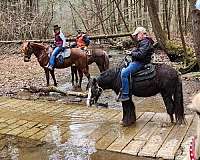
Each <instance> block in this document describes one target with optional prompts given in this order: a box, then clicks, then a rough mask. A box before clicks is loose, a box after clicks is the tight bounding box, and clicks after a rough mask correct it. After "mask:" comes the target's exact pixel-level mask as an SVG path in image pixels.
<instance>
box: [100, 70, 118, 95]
mask: <svg viewBox="0 0 200 160" xmlns="http://www.w3.org/2000/svg"><path fill="white" fill-rule="evenodd" d="M108 72H111V73H110V76H109V78H107V77H108V76H104V75H105V74H106V73H108ZM119 73H120V72H119V71H118V69H117V68H114V69H109V70H106V71H105V72H103V73H102V74H101V75H100V76H99V77H98V78H97V82H98V85H99V86H100V87H101V88H102V89H103V90H106V89H112V90H113V91H114V92H115V93H117V94H118V93H119V91H120V86H121V83H120V82H121V80H120V76H119ZM108 74H109V73H108Z"/></svg>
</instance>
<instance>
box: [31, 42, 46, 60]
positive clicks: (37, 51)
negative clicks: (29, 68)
mask: <svg viewBox="0 0 200 160" xmlns="http://www.w3.org/2000/svg"><path fill="white" fill-rule="evenodd" d="M31 47H32V48H33V53H34V55H35V56H36V57H37V58H39V57H40V56H41V55H43V54H45V47H44V46H43V45H41V44H37V43H31Z"/></svg>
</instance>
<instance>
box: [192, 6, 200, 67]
mask: <svg viewBox="0 0 200 160" xmlns="http://www.w3.org/2000/svg"><path fill="white" fill-rule="evenodd" d="M192 26H193V28H192V29H193V32H192V33H193V43H194V49H195V54H196V58H197V61H198V65H199V67H200V27H199V26H200V10H197V9H194V10H193V11H192Z"/></svg>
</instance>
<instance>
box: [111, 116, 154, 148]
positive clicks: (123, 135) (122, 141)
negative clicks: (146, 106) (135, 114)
mask: <svg viewBox="0 0 200 160" xmlns="http://www.w3.org/2000/svg"><path fill="white" fill-rule="evenodd" d="M154 114H155V113H153V112H145V113H144V114H143V115H142V116H141V117H140V118H139V119H138V120H137V121H136V124H135V125H132V126H130V127H126V128H125V129H122V130H121V132H120V134H119V136H118V138H117V139H116V140H115V141H114V142H113V143H112V144H111V145H110V146H109V147H108V148H107V150H110V151H117V152H121V151H122V150H123V149H124V147H125V146H127V144H128V143H129V142H130V141H131V140H132V139H133V138H134V137H135V135H137V133H138V132H139V131H140V130H141V129H142V128H143V127H144V126H145V125H146V124H147V123H148V121H149V120H151V118H152V117H153V116H154Z"/></svg>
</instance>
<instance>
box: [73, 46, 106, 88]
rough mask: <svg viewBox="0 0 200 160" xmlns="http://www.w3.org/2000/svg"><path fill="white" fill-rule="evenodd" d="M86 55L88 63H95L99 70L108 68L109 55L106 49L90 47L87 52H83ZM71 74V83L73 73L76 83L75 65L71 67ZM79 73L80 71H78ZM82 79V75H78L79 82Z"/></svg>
mask: <svg viewBox="0 0 200 160" xmlns="http://www.w3.org/2000/svg"><path fill="white" fill-rule="evenodd" d="M83 52H84V51H83ZM84 54H86V55H87V57H88V64H89V65H90V64H92V63H94V62H95V63H96V65H97V66H98V68H99V71H100V72H103V71H105V70H107V69H109V55H108V54H107V53H106V51H104V50H102V49H90V50H88V53H84ZM71 75H72V85H74V75H75V77H76V83H78V75H77V67H76V66H72V67H71ZM79 75H80V73H79ZM81 81H82V77H80V82H81Z"/></svg>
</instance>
